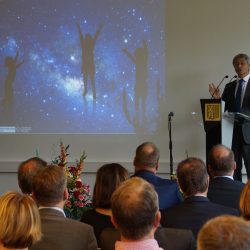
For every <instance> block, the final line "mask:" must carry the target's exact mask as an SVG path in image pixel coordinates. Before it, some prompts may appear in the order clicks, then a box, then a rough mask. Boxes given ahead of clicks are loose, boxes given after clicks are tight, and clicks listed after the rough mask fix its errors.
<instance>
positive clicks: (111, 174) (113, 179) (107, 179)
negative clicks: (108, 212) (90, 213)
mask: <svg viewBox="0 0 250 250" xmlns="http://www.w3.org/2000/svg"><path fill="white" fill-rule="evenodd" d="M128 178H129V173H128V171H127V170H126V169H125V168H124V167H123V166H122V165H120V164H118V163H110V164H105V165H103V166H102V167H100V168H99V169H98V171H97V173H96V181H95V186H94V192H93V199H92V202H93V206H94V207H95V208H110V199H111V195H112V194H113V192H114V191H115V189H116V188H117V187H118V186H119V185H120V183H121V182H123V181H125V180H127V179H128Z"/></svg>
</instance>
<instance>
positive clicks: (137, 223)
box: [111, 177, 162, 250]
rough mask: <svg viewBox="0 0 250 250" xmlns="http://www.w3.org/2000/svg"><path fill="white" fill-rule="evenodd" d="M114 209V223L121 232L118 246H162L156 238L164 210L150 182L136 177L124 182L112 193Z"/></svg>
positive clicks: (127, 249) (152, 249) (126, 249)
mask: <svg viewBox="0 0 250 250" xmlns="http://www.w3.org/2000/svg"><path fill="white" fill-rule="evenodd" d="M111 209H112V216H111V220H112V223H113V224H114V226H115V227H116V228H117V229H118V230H119V231H120V232H121V241H117V242H116V244H115V249H116V250H130V249H138V250H140V249H149V250H159V249H162V248H160V247H159V245H158V243H157V241H156V240H155V239H154V233H155V231H156V229H157V227H158V226H159V223H160V219H161V213H160V211H159V206H158V196H157V193H156V192H155V190H154V188H153V186H152V185H151V184H149V183H148V182H146V181H144V180H143V179H141V178H137V177H134V178H131V179H129V180H127V181H125V182H123V183H122V184H121V185H120V186H119V187H118V188H117V189H116V191H115V192H114V193H113V195H112V198H111Z"/></svg>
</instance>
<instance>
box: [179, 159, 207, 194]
mask: <svg viewBox="0 0 250 250" xmlns="http://www.w3.org/2000/svg"><path fill="white" fill-rule="evenodd" d="M177 179H178V183H179V185H180V188H181V190H182V191H183V193H184V195H185V196H186V197H189V196H193V195H196V194H198V193H204V192H206V191H207V189H208V180H209V177H208V173H207V168H206V166H205V163H204V162H203V161H202V160H201V159H199V158H195V157H190V158H187V159H185V160H183V161H182V162H180V163H179V164H178V167H177Z"/></svg>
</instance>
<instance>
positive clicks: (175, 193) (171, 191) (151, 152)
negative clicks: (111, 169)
mask: <svg viewBox="0 0 250 250" xmlns="http://www.w3.org/2000/svg"><path fill="white" fill-rule="evenodd" d="M159 158H160V152H159V149H158V148H157V147H156V145H155V144H154V143H152V142H144V143H142V144H141V145H139V146H138V147H137V149H136V154H135V158H134V166H135V174H134V176H137V177H141V178H143V179H144V180H146V181H148V182H149V183H151V184H152V185H153V186H154V188H155V190H156V192H157V194H158V197H159V207H160V209H164V208H168V207H171V206H173V205H175V204H178V203H180V202H181V201H182V198H181V194H180V193H179V189H178V185H177V182H176V181H172V180H168V179H163V178H160V177H158V176H157V175H156V172H157V170H158V168H159Z"/></svg>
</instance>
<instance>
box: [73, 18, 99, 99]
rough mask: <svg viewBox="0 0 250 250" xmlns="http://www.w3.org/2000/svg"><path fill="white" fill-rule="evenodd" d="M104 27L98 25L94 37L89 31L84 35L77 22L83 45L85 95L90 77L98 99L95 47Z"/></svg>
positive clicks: (94, 94) (94, 96) (93, 90)
mask: <svg viewBox="0 0 250 250" xmlns="http://www.w3.org/2000/svg"><path fill="white" fill-rule="evenodd" d="M102 28H103V26H102V25H100V26H99V27H98V29H97V30H96V33H95V35H94V37H92V36H91V35H90V34H89V33H87V34H86V35H85V36H84V35H83V33H82V31H81V27H80V24H79V23H77V29H78V33H79V36H80V41H81V47H82V74H83V82H84V90H83V96H86V94H87V92H88V79H89V78H90V81H91V86H92V94H93V98H94V99H96V88H95V61H94V49H95V43H96V40H97V39H98V37H99V35H100V32H101V30H102Z"/></svg>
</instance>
